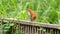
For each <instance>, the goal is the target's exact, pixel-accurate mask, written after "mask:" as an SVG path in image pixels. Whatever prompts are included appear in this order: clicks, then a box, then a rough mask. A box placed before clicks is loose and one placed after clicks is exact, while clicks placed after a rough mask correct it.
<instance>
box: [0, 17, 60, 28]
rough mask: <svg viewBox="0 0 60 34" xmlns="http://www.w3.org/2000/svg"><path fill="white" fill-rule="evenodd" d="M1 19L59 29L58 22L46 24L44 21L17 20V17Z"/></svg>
mask: <svg viewBox="0 0 60 34" xmlns="http://www.w3.org/2000/svg"><path fill="white" fill-rule="evenodd" d="M1 20H3V21H4V20H7V21H10V22H16V23H20V24H24V25H32V26H38V27H47V28H54V29H59V28H60V25H58V24H46V23H40V22H30V21H25V20H17V19H12V18H0V21H1Z"/></svg>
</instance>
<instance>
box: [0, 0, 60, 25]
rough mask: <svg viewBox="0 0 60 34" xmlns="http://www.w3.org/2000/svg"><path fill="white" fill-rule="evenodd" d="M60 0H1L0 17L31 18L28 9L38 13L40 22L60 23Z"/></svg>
mask: <svg viewBox="0 0 60 34" xmlns="http://www.w3.org/2000/svg"><path fill="white" fill-rule="evenodd" d="M59 1H60V0H0V17H1V18H2V17H3V18H15V19H19V20H29V17H28V13H27V9H32V10H34V11H35V12H36V13H37V14H38V19H37V21H38V22H46V23H53V24H60V2H59Z"/></svg>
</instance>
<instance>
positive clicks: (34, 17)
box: [28, 9, 37, 21]
mask: <svg viewBox="0 0 60 34" xmlns="http://www.w3.org/2000/svg"><path fill="white" fill-rule="evenodd" d="M28 12H29V15H30V17H31V18H30V19H31V21H34V20H36V18H37V14H36V12H34V11H33V10H31V9H29V10H28Z"/></svg>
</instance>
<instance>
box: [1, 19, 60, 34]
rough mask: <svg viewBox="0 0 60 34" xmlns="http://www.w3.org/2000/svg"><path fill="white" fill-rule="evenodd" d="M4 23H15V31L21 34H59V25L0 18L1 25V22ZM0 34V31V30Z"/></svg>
mask: <svg viewBox="0 0 60 34" xmlns="http://www.w3.org/2000/svg"><path fill="white" fill-rule="evenodd" d="M5 21H9V22H14V23H17V25H19V26H16V27H17V29H18V30H19V31H20V32H22V33H23V34H60V25H57V24H46V23H39V22H30V21H24V20H22V21H21V20H16V19H9V18H0V23H1V24H2V22H5ZM2 25H3V24H2ZM2 25H1V26H2ZM2 30H3V29H2ZM12 31H13V29H12ZM14 31H15V30H14ZM22 33H21V34H22ZM0 34H2V31H1V30H0Z"/></svg>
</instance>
